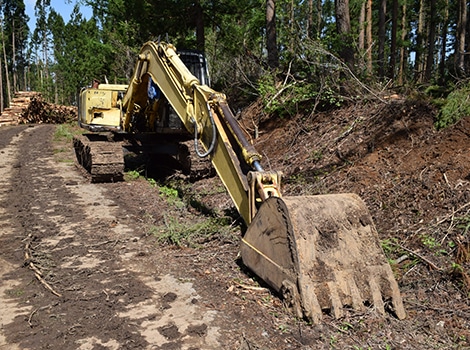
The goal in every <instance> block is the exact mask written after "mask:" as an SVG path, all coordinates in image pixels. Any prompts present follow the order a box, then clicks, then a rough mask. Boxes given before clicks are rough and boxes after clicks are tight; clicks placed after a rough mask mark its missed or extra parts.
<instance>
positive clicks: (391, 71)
mask: <svg viewBox="0 0 470 350" xmlns="http://www.w3.org/2000/svg"><path fill="white" fill-rule="evenodd" d="M397 31H398V0H393V6H392V33H391V40H390V69H389V72H388V76H389V78H390V79H392V80H394V79H395V66H396V64H397V52H396V51H397Z"/></svg>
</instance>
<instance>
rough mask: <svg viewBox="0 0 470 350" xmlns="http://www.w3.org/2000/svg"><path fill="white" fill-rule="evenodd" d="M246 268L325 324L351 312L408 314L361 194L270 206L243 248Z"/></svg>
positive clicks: (286, 199)
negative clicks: (328, 318)
mask: <svg viewBox="0 0 470 350" xmlns="http://www.w3.org/2000/svg"><path fill="white" fill-rule="evenodd" d="M241 256H242V259H243V263H244V264H245V265H246V266H248V267H249V268H250V269H251V270H252V271H253V272H255V273H256V274H257V275H258V276H259V277H260V278H262V279H263V280H264V281H265V282H266V283H268V284H269V285H270V286H271V287H272V288H274V289H275V290H276V291H277V292H278V293H280V294H281V295H282V296H283V299H284V302H285V304H286V305H287V306H288V307H289V308H292V309H293V311H294V313H295V314H296V316H298V317H305V318H307V319H309V320H310V321H312V322H315V323H319V322H320V321H321V318H322V314H323V313H324V312H325V313H330V314H331V315H333V316H334V317H336V318H341V317H342V316H343V315H344V311H345V308H351V309H355V310H359V311H360V310H365V309H366V308H368V307H373V308H375V309H376V310H377V311H378V312H379V313H380V314H385V311H386V310H387V311H389V312H391V313H393V314H395V315H396V317H398V318H399V319H403V318H405V316H406V314H405V309H404V307H403V302H402V299H401V296H400V291H399V289H398V284H397V282H396V280H395V278H394V276H393V272H392V270H391V268H390V265H389V264H388V262H387V260H386V258H385V255H384V253H383V251H382V248H381V247H380V243H379V239H378V235H377V231H376V229H375V227H374V224H373V221H372V218H371V216H370V214H369V211H368V210H367V208H366V206H365V204H364V202H363V201H362V200H361V199H360V198H359V197H358V196H357V195H355V194H332V195H318V196H302V197H283V198H282V199H281V198H274V197H273V198H269V199H267V200H266V201H265V202H264V203H263V204H262V205H261V207H260V208H259V210H258V213H257V214H256V216H255V217H254V218H253V221H252V223H251V224H250V226H249V227H248V229H247V232H246V234H245V236H244V237H243V239H242V244H241Z"/></svg>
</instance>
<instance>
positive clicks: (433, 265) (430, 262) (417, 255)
mask: <svg viewBox="0 0 470 350" xmlns="http://www.w3.org/2000/svg"><path fill="white" fill-rule="evenodd" d="M392 244H393V245H394V246H396V247H398V248H401V249H403V250H405V251H407V252H408V253H410V254H413V255H414V256H416V257H417V258H419V259H421V260H423V261H424V262H426V263H427V264H428V265H429V266H431V267H432V268H433V269H435V270H438V271H442V268H440V267H439V266H437V265H436V264H434V263H433V262H432V261H431V260H429V259H428V258H426V257H424V256H422V255H421V254H418V253H416V252H415V251H413V250H411V249H408V248H406V247H405V246H403V245H401V244H399V243H392Z"/></svg>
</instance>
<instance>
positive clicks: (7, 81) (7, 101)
mask: <svg viewBox="0 0 470 350" xmlns="http://www.w3.org/2000/svg"><path fill="white" fill-rule="evenodd" d="M0 28H1V29H0V30H1V32H2V47H3V63H4V65H5V83H6V84H7V86H6V90H7V93H6V98H7V99H6V101H5V102H6V103H5V104H4V106H3V107H8V106H9V105H10V101H11V90H10V78H9V76H10V75H9V74H8V61H7V52H6V49H5V36H4V35H3V20H1V19H0ZM2 93H3V91H2Z"/></svg>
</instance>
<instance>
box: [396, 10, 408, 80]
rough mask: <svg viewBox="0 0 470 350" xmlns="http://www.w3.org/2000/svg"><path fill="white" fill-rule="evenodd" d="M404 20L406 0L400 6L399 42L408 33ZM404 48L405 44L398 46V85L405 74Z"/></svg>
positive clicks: (404, 38) (403, 39) (403, 40)
mask: <svg viewBox="0 0 470 350" xmlns="http://www.w3.org/2000/svg"><path fill="white" fill-rule="evenodd" d="M406 23H407V21H406V1H404V2H403V6H402V14H401V42H402V43H404V42H405V40H406V37H407V35H408V27H407V24H406ZM405 56H406V50H405V46H404V45H402V46H401V47H400V67H399V69H398V78H397V80H398V85H403V82H404V74H405V67H406V57H405Z"/></svg>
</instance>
